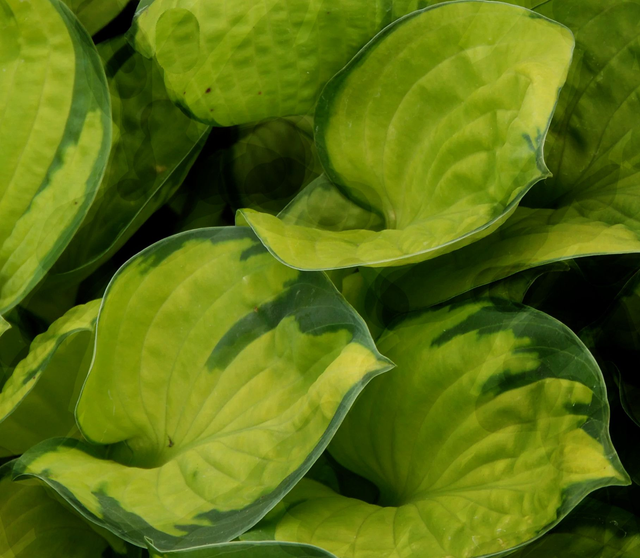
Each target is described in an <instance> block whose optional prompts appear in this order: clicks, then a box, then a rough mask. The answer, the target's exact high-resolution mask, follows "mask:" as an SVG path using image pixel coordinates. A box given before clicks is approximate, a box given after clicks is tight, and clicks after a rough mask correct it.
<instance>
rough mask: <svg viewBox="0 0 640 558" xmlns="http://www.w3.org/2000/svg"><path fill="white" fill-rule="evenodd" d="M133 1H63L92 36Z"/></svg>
mask: <svg viewBox="0 0 640 558" xmlns="http://www.w3.org/2000/svg"><path fill="white" fill-rule="evenodd" d="M131 1H132V0H63V2H64V3H65V4H66V5H67V6H69V8H71V10H72V11H73V13H74V14H76V17H77V18H78V19H79V20H80V23H82V25H84V27H85V29H86V30H87V31H88V32H89V34H90V35H94V34H95V33H97V32H98V31H100V29H102V28H103V27H105V26H106V25H107V24H108V23H109V22H110V21H111V20H113V19H114V18H115V17H116V16H117V15H118V14H119V13H120V12H121V11H122V10H124V8H125V7H126V5H127V4H128V3H129V2H131Z"/></svg>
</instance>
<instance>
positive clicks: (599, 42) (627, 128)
mask: <svg viewBox="0 0 640 558" xmlns="http://www.w3.org/2000/svg"><path fill="white" fill-rule="evenodd" d="M539 10H540V11H542V12H543V13H545V14H546V15H549V16H550V17H553V18H554V19H557V20H558V21H560V22H562V23H564V24H566V25H568V26H569V27H570V28H571V29H572V31H573V32H574V33H575V37H576V54H575V56H574V64H573V66H572V68H571V71H570V73H569V77H568V81H567V85H566V86H565V87H564V88H563V91H562V93H561V95H560V99H559V103H558V110H557V113H556V116H555V118H554V122H553V125H552V127H551V133H550V135H549V142H548V145H547V147H546V148H545V152H546V155H547V158H548V160H549V167H550V168H551V170H552V172H553V173H554V175H555V176H554V178H553V179H551V180H550V179H547V181H546V182H545V183H544V184H540V185H538V186H536V187H535V188H534V189H533V190H532V191H531V194H530V196H529V197H528V198H527V200H526V202H527V203H529V204H533V205H541V206H545V205H546V206H549V207H548V208H544V207H543V208H540V209H536V210H533V209H528V208H524V207H521V208H518V209H517V210H516V212H515V214H514V215H513V217H511V218H510V219H509V220H508V221H507V222H506V224H505V225H504V226H503V227H502V228H501V229H499V230H498V231H496V232H495V233H494V234H492V235H490V236H489V237H487V238H485V239H483V240H481V241H480V242H478V243H476V244H474V245H473V246H470V247H464V248H462V249H460V250H459V251H457V252H454V253H451V254H447V255H445V256H443V257H441V258H437V259H435V260H433V261H430V262H424V263H421V264H418V265H417V266H414V267H412V268H406V269H403V270H397V271H396V270H392V271H390V272H389V273H388V274H387V275H386V277H383V278H380V283H379V285H380V287H381V289H382V291H381V292H383V293H385V296H387V300H386V303H388V304H391V305H394V306H397V305H399V304H402V305H405V302H404V301H403V302H400V301H401V300H403V299H405V297H404V294H403V293H405V292H408V291H411V292H412V293H414V294H415V296H416V297H418V298H421V299H422V300H420V301H419V302H415V304H417V305H418V306H419V307H423V306H425V305H430V304H437V303H439V302H442V301H445V300H448V299H450V298H452V297H454V296H456V295H458V294H460V293H462V292H465V291H467V290H469V289H472V288H474V287H477V286H481V285H485V284H487V283H489V282H491V281H495V280H498V279H502V278H504V277H508V276H509V275H512V274H514V273H517V272H519V271H522V270H524V269H528V268H531V267H535V266H539V265H545V264H547V263H550V262H554V261H558V260H564V259H571V258H576V257H583V256H591V255H603V254H624V253H633V252H636V253H637V252H639V251H640V218H639V217H638V216H639V215H640V155H639V153H640V133H639V130H640V97H639V96H638V94H637V91H638V89H639V88H640V72H638V71H637V68H639V67H640V1H639V0H629V1H627V0H613V1H611V2H602V1H601V0H586V1H580V0H563V1H557V0H550V1H549V2H546V3H544V4H542V5H541V6H540V8H539ZM609 36H611V40H608V39H607V40H605V39H604V38H605V37H609ZM443 278H446V279H444V280H443ZM414 285H419V286H420V289H419V291H415V290H414V289H413V286H414ZM413 304H414V302H413V301H411V303H410V305H413ZM398 307H399V306H398Z"/></svg>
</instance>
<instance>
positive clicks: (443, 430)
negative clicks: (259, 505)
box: [257, 299, 629, 558]
mask: <svg viewBox="0 0 640 558" xmlns="http://www.w3.org/2000/svg"><path fill="white" fill-rule="evenodd" d="M378 345H379V347H380V350H381V351H382V352H384V353H385V354H387V355H389V357H390V358H392V359H394V360H395V361H396V363H397V364H398V368H397V370H395V371H394V372H393V373H392V374H389V375H387V376H385V377H382V378H379V379H377V380H374V381H373V382H372V384H371V386H369V387H368V388H367V389H366V390H365V392H364V393H363V394H362V396H361V397H360V398H359V399H358V401H357V403H356V404H355V406H354V408H353V409H352V411H351V412H350V413H349V415H348V416H347V419H346V420H345V422H344V424H343V425H342V427H341V428H340V430H339V431H338V433H337V434H336V437H335V438H334V440H333V442H332V444H331V446H330V451H331V453H332V455H333V456H334V457H335V458H336V459H337V460H338V461H339V462H340V463H341V464H342V465H343V466H345V467H346V468H348V469H349V470H351V471H353V472H355V473H357V474H359V475H360V476H362V477H364V478H366V479H368V480H369V481H371V482H373V483H374V484H375V485H376V486H377V487H378V489H379V493H380V496H379V498H378V500H377V502H376V503H367V502H364V501H362V500H357V499H354V498H348V497H345V496H342V495H340V494H337V493H336V492H334V491H333V490H332V489H330V488H328V487H326V486H323V485H321V484H319V483H317V482H315V481H311V480H303V481H302V482H301V483H300V484H299V485H298V486H297V487H296V488H295V489H294V490H293V491H292V492H291V493H290V494H289V495H288V496H287V497H286V499H285V501H284V503H283V504H282V505H281V506H280V507H279V509H278V510H276V511H274V512H273V514H272V516H271V517H270V518H269V519H270V520H269V521H266V522H265V523H264V524H263V525H262V528H261V529H259V530H258V531H257V534H258V535H259V534H262V535H265V536H268V535H271V536H273V537H275V538H276V539H278V540H288V541H298V542H305V543H310V544H316V545H319V546H321V547H323V548H326V549H328V550H330V551H332V552H333V553H334V554H336V556H339V557H340V558H364V557H366V558H375V557H383V556H384V557H389V556H393V557H395V558H409V557H411V558H413V557H416V556H429V557H431V558H444V557H447V558H450V557H454V558H457V557H460V558H462V557H468V556H491V555H494V554H497V553H502V552H504V551H506V550H508V549H510V548H513V547H516V546H518V545H521V544H523V543H526V542H527V541H529V540H531V539H534V538H535V537H538V536H539V535H541V534H542V533H544V532H545V531H547V530H549V529H550V528H551V527H553V526H554V525H555V524H557V523H558V522H559V521H560V519H561V518H562V517H564V516H565V515H566V514H567V513H568V512H569V511H570V510H571V509H572V508H573V507H574V506H575V505H576V504H577V503H578V502H580V500H582V499H583V498H584V497H585V495H587V494H588V493H589V492H591V491H593V490H594V489H596V488H598V487H602V486H607V485H619V484H628V483H629V480H628V476H627V475H626V473H625V472H624V471H623V469H622V465H621V464H620V462H619V460H618V457H617V455H616V454H615V451H614V449H613V446H612V444H611V440H610V438H609V434H608V431H607V426H608V421H609V408H608V404H607V400H606V393H605V389H604V383H603V380H602V375H601V373H600V370H599V369H598V366H597V365H596V363H595V361H594V360H593V358H592V357H591V355H590V354H589V352H588V351H587V350H586V348H585V347H584V345H582V344H581V343H580V341H579V340H578V339H577V338H576V337H575V336H574V335H573V334H572V333H571V331H570V330H568V329H567V328H565V327H564V326H562V325H561V324H560V323H559V322H556V321H555V320H553V319H552V318H549V317H548V316H546V315H544V314H541V313H539V312H536V311H534V310H531V309H527V308H526V307H522V306H516V305H512V304H510V303H505V302H502V303H498V302H492V301H491V300H489V299H485V300H484V301H475V302H466V303H461V304H458V305H452V306H445V307H441V308H438V309H433V310H431V311H427V312H425V313H422V314H419V315H412V316H410V317H407V318H406V319H404V320H401V321H400V322H397V323H396V324H395V325H394V326H393V327H392V328H391V329H389V330H387V331H386V332H385V333H384V334H383V335H382V337H381V338H380V340H379V342H378Z"/></svg>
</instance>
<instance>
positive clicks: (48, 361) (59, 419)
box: [0, 300, 100, 456]
mask: <svg viewBox="0 0 640 558" xmlns="http://www.w3.org/2000/svg"><path fill="white" fill-rule="evenodd" d="M99 304H100V301H97V300H96V301H94V302H90V303H89V304H86V305H83V306H77V307H75V308H73V309H71V310H70V311H69V312H67V313H66V314H65V315H64V316H63V317H62V318H60V319H59V320H57V321H56V322H55V323H53V324H52V325H51V327H50V328H49V329H48V330H47V331H46V332H45V333H43V334H41V335H39V336H38V337H36V338H35V339H34V340H33V343H31V346H30V348H29V354H28V355H27V356H26V358H24V359H23V360H22V361H20V362H19V363H18V365H17V366H16V367H15V369H13V370H12V371H11V374H10V376H9V377H8V378H6V379H5V381H4V382H3V384H2V390H1V391H0V456H8V455H20V454H21V453H23V452H25V451H27V450H28V449H29V448H30V447H31V446H33V445H34V444H36V443H38V442H41V441H43V440H46V439H47V438H50V437H52V436H71V435H77V434H79V433H78V430H77V428H76V423H75V418H74V414H73V413H74V410H75V405H76V402H77V401H78V395H79V393H80V387H81V386H82V383H83V382H84V380H85V378H86V374H87V371H88V370H89V363H90V362H91V356H92V354H93V331H94V327H95V322H96V318H97V315H98V307H99Z"/></svg>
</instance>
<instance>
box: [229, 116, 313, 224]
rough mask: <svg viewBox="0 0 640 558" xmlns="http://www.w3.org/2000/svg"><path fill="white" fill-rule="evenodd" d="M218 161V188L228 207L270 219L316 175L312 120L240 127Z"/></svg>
mask: <svg viewBox="0 0 640 558" xmlns="http://www.w3.org/2000/svg"><path fill="white" fill-rule="evenodd" d="M220 163H221V168H220V171H221V176H220V178H219V180H220V181H221V184H220V186H221V189H222V191H223V192H224V193H225V196H226V198H227V199H228V200H229V203H230V204H231V206H232V207H233V208H234V209H239V208H241V207H250V208H252V209H256V210H258V211H264V212H266V213H270V214H272V215H276V214H277V213H279V212H280V211H282V210H283V209H284V208H285V206H286V205H287V204H288V203H289V202H290V201H291V200H292V199H293V198H294V197H295V195H296V194H297V193H298V192H299V191H300V190H301V189H302V188H304V187H305V186H307V185H308V184H309V183H310V182H311V181H312V180H314V179H315V178H317V177H318V176H319V175H320V174H322V167H321V166H320V161H319V160H318V155H317V152H316V147H315V143H314V141H313V125H312V120H311V119H310V118H302V117H300V118H277V119H275V120H268V121H266V122H261V123H259V124H256V125H253V126H244V127H241V129H240V132H239V138H238V141H237V142H236V143H234V145H233V146H232V147H231V148H230V149H228V150H225V152H224V153H223V154H222V156H221V161H220Z"/></svg>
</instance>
